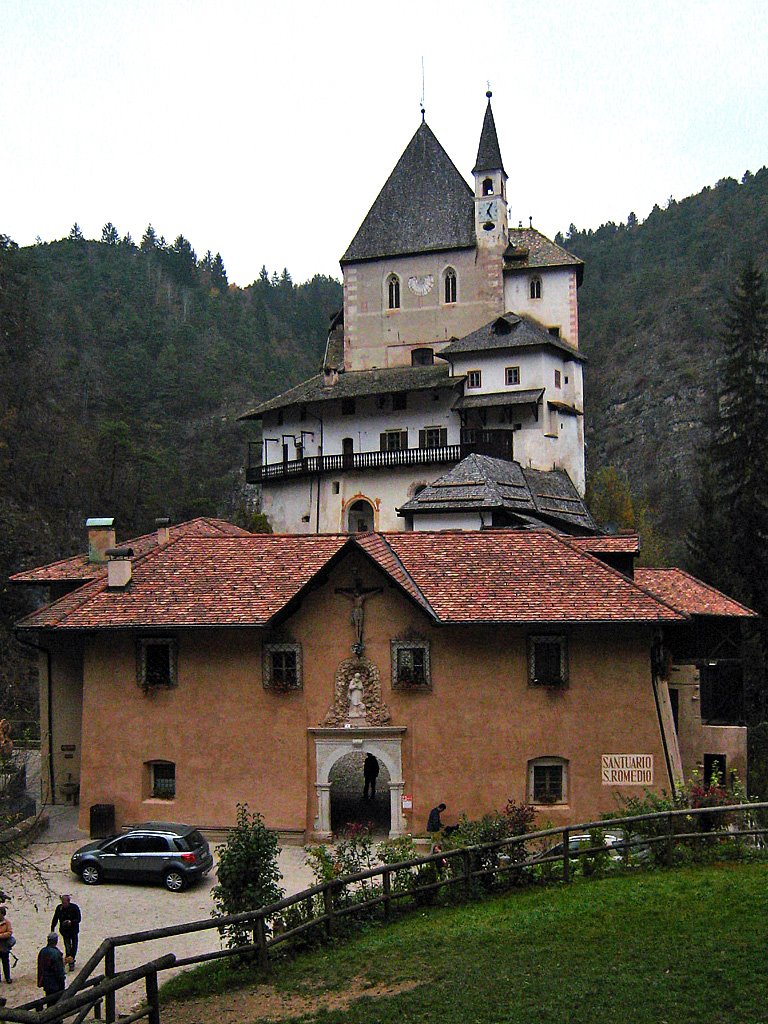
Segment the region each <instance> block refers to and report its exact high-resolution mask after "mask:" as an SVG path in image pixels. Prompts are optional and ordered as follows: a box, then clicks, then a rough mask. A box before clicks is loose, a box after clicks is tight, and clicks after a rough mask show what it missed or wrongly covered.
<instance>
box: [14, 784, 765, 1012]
mask: <svg viewBox="0 0 768 1024" xmlns="http://www.w3.org/2000/svg"><path fill="white" fill-rule="evenodd" d="M763 811H768V802H766V803H754V804H733V805H729V806H726V807H701V808H696V809H691V808H683V809H681V810H673V811H663V812H659V813H654V814H641V815H634V816H632V817H625V818H612V819H607V820H601V821H588V822H584V823H582V824H579V825H568V826H565V827H560V828H549V829H543V830H541V831H538V832H528V833H525V834H524V835H519V836H513V837H511V838H509V839H500V840H497V841H495V842H492V843H484V844H482V845H478V846H469V847H458V848H455V849H447V850H444V851H441V852H439V853H432V854H429V855H428V856H426V857H419V858H416V859H413V860H408V861H402V862H400V863H397V864H382V865H379V866H377V867H374V868H370V869H368V870H366V871H360V872H358V873H357V874H354V875H346V876H344V877H341V878H337V879H333V880H331V881H328V882H323V883H321V884H319V885H315V886H312V887H311V888H309V889H304V890H303V891H302V892H299V893H296V894H295V895H293V896H287V897H286V898H285V899H282V900H280V901H279V902H277V903H272V904H270V905H269V906H267V907H262V908H260V909H259V910H253V911H248V912H247V913H242V914H232V915H230V916H228V917H214V918H206V919H204V920H202V921H192V922H189V923H187V924H180V925H170V926H168V927H166V928H153V929H151V930H149V931H141V932H131V933H130V934H127V935H117V936H113V937H111V938H107V939H105V940H104V941H103V942H102V943H101V945H100V946H99V948H98V949H97V950H96V952H95V953H94V954H93V956H92V957H91V958H90V959H89V960H88V962H87V964H85V965H84V967H83V968H82V970H81V971H80V972H79V974H78V975H77V976H76V978H75V979H74V980H73V982H72V983H71V984H70V986H69V988H68V989H67V990H66V992H65V993H62V995H61V997H60V998H59V999H58V1001H56V1002H55V1003H53V1005H51V1006H49V1007H48V1008H47V1009H43V1007H44V1005H45V1003H46V1000H44V999H38V1000H35V1001H34V1002H31V1003H25V1004H24V1005H23V1006H19V1007H17V1008H15V1009H5V1008H0V1021H16V1022H19V1024H49V1022H50V1024H58V1022H59V1021H65V1020H68V1019H69V1018H70V1017H74V1018H75V1020H74V1024H80V1022H81V1021H82V1020H84V1018H85V1016H86V1014H87V1013H88V1012H89V1009H91V1008H95V1007H97V1006H99V1005H100V1004H101V1002H102V1001H103V1003H104V1008H105V1020H106V1022H107V1024H113V1022H115V1021H116V1020H117V1016H116V1005H115V995H116V993H117V992H118V991H119V990H120V989H121V988H124V987H125V986H126V985H129V984H132V983H133V982H135V981H137V980H140V979H141V978H145V979H146V991H147V1004H146V1006H143V1007H142V1008H141V1009H140V1010H139V1011H136V1012H135V1013H134V1014H132V1015H131V1016H129V1017H123V1016H121V1017H120V1021H121V1024H131V1022H133V1021H138V1020H143V1019H146V1020H148V1021H149V1024H160V1016H159V1010H158V1008H157V1007H158V1002H157V974H158V972H159V971H164V970H168V969H169V968H171V967H184V966H190V965H192V964H200V963H205V962H208V961H211V960H219V959H223V958H227V957H232V956H243V955H249V956H252V957H254V958H255V961H256V962H257V963H258V965H259V966H260V967H261V968H262V969H263V970H268V969H269V967H270V961H271V959H272V957H271V951H272V950H274V949H275V947H277V946H279V945H280V944H282V943H285V942H288V941H295V940H296V939H297V938H299V937H300V936H302V935H306V934H307V933H311V934H312V935H313V936H320V938H321V939H323V938H333V937H334V936H336V935H337V934H338V933H339V930H340V928H341V927H342V924H343V922H344V921H346V920H348V919H350V918H353V917H355V916H365V917H367V918H370V916H371V914H373V913H375V912H376V911H377V909H378V908H381V915H382V917H383V919H384V920H385V921H389V920H390V919H391V917H392V913H393V908H394V907H395V906H396V905H397V904H398V902H401V901H402V902H408V901H411V902H415V903H416V904H417V905H423V903H425V902H429V901H430V900H431V899H432V898H434V897H435V895H436V894H437V893H438V892H440V891H441V890H447V891H454V892H456V893H457V897H458V898H459V899H472V898H473V897H475V896H481V895H483V893H485V892H487V891H488V889H489V888H493V885H494V884H495V883H497V882H499V881H504V880H505V879H507V880H509V883H510V884H520V883H522V882H523V881H524V880H525V879H526V878H530V877H531V873H532V871H533V870H534V869H537V868H542V867H543V868H544V869H545V872H546V870H547V868H546V866H547V865H551V866H561V869H562V870H561V871H558V872H557V873H554V877H556V878H557V879H558V880H562V881H564V882H568V881H570V880H571V877H572V867H573V864H572V862H573V861H574V860H578V859H579V858H582V857H588V856H594V855H596V854H600V853H605V852H606V850H607V849H610V850H612V851H618V852H620V853H621V854H622V856H623V857H624V860H625V862H626V863H629V862H630V861H631V858H632V855H633V852H634V851H636V850H637V849H638V843H640V844H642V846H644V847H648V848H649V849H654V848H656V847H659V848H660V852H659V854H658V855H656V856H657V859H658V860H660V861H661V862H662V863H666V864H670V865H671V864H672V863H673V854H674V847H675V845H676V844H677V843H686V844H692V843H705V844H710V843H713V842H716V843H722V842H732V841H734V840H739V839H747V838H749V839H751V840H752V841H753V842H757V841H758V839H759V838H760V837H764V836H765V835H766V833H768V828H766V827H764V826H762V825H758V824H757V819H756V818H755V815H756V814H757V813H758V812H763ZM763 817H766V816H765V815H763ZM699 819H702V820H703V821H705V822H708V824H709V827H708V828H707V829H693V824H694V823H695V822H696V821H697V820H699ZM737 819H742V826H746V827H738V828H737V827H736V822H737ZM638 825H639V826H640V828H638ZM649 826H650V829H649ZM617 829H619V830H623V832H624V833H625V834H626V836H627V840H626V841H625V842H622V843H620V844H618V845H613V846H612V847H610V848H606V847H605V846H604V845H601V844H596V845H589V846H586V847H585V846H580V847H579V849H578V850H571V849H570V848H569V839H570V837H571V836H573V835H574V834H587V833H589V832H591V831H593V830H599V831H602V832H616V830H617ZM692 829H693V830H692ZM550 843H553V844H554V845H555V846H557V845H559V844H560V843H561V844H562V851H558V852H554V853H553V852H551V847H550V846H549V844H550ZM532 844H534V845H535V846H536V849H535V850H534V851H533V852H531V850H530V846H531V845H532ZM548 849H549V852H547V850H548ZM549 870H550V871H551V868H550V869H549ZM374 880H377V881H378V883H379V884H374ZM478 883H481V884H480V885H478ZM482 883H486V884H482ZM289 912H290V913H289ZM233 925H234V926H239V927H240V929H241V930H243V931H245V932H247V933H248V934H249V936H250V938H251V941H249V942H245V943H242V944H239V945H236V946H233V947H228V948H226V949H215V950H212V951H211V952H208V953H201V954H197V955H195V956H188V957H181V958H177V957H176V956H174V955H173V954H171V953H169V954H167V955H166V956H163V957H160V958H159V959H156V960H152V961H149V962H148V963H146V964H144V965H143V966H142V967H137V968H135V969H133V970H130V971H119V972H118V970H117V967H116V957H115V953H116V950H117V949H119V948H120V947H121V946H134V945H137V944H140V943H144V942H153V941H156V940H158V939H170V938H173V937H174V936H177V935H189V934H192V933H194V932H202V931H211V932H213V931H215V932H216V933H217V934H219V935H223V933H224V932H225V930H226V929H227V928H231V926H233ZM102 961H103V964H104V970H103V974H100V975H98V976H92V975H93V972H94V971H96V970H97V969H98V968H99V967H100V965H101V963H102ZM76 1015H77V1016H76Z"/></svg>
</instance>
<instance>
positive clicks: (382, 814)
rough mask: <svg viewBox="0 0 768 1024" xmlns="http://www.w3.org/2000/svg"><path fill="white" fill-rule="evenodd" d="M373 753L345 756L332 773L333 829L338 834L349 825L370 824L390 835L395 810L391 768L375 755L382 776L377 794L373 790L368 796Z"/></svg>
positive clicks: (378, 830)
mask: <svg viewBox="0 0 768 1024" xmlns="http://www.w3.org/2000/svg"><path fill="white" fill-rule="evenodd" d="M368 753H369V751H367V750H365V749H364V748H363V750H353V751H352V752H351V753H349V754H344V755H343V756H342V757H340V758H339V760H338V761H337V762H336V763H335V764H334V765H333V767H332V768H331V770H330V772H329V773H328V781H329V783H330V785H331V830H332V831H333V832H334V834H338V833H339V832H341V831H343V829H344V828H345V827H346V826H347V825H370V826H371V827H372V828H373V830H374V831H375V832H384V833H386V834H387V835H389V830H390V827H391V817H392V815H391V807H390V796H389V783H390V781H391V780H390V777H389V769H388V768H387V766H386V764H384V762H383V761H379V759H378V758H376V757H375V755H373V754H371V757H373V758H374V759H375V762H376V764H377V765H378V769H379V774H378V777H377V778H376V785H375V795H372V794H371V792H370V789H369V793H368V798H367V799H366V798H365V796H364V786H365V775H364V766H365V761H366V757H367V755H368Z"/></svg>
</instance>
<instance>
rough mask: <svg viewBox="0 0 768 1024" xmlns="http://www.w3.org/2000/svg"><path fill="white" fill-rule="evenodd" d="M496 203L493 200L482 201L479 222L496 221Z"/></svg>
mask: <svg viewBox="0 0 768 1024" xmlns="http://www.w3.org/2000/svg"><path fill="white" fill-rule="evenodd" d="M498 208H499V207H498V203H497V202H496V200H495V199H483V200H482V202H481V203H480V206H479V210H480V220H483V221H488V220H493V221H495V220H496V214H497V212H498Z"/></svg>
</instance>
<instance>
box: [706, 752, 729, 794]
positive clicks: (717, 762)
mask: <svg viewBox="0 0 768 1024" xmlns="http://www.w3.org/2000/svg"><path fill="white" fill-rule="evenodd" d="M725 769H726V757H725V754H705V755H704V785H705V786H707V787H710V786H727V785H728V778H727V776H726V774H725Z"/></svg>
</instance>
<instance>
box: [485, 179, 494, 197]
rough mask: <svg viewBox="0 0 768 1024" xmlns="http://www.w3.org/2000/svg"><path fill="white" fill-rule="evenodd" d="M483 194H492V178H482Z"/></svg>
mask: <svg viewBox="0 0 768 1024" xmlns="http://www.w3.org/2000/svg"><path fill="white" fill-rule="evenodd" d="M483 195H484V196H492V195H493V178H485V179H484V180H483Z"/></svg>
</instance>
